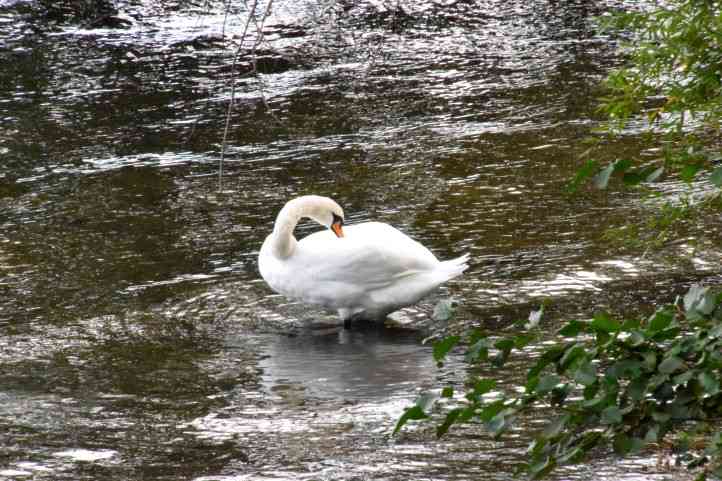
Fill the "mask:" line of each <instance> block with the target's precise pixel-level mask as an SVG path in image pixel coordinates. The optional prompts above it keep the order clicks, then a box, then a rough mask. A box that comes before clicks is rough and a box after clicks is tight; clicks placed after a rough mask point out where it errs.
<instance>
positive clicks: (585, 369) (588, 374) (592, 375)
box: [574, 362, 597, 386]
mask: <svg viewBox="0 0 722 481" xmlns="http://www.w3.org/2000/svg"><path fill="white" fill-rule="evenodd" d="M574 380H575V381H577V382H578V383H579V384H581V385H583V386H591V385H592V384H594V383H595V382H596V380H597V368H596V367H595V366H594V364H592V363H591V362H586V363H584V364H582V365H581V366H579V369H577V370H576V371H575V372H574Z"/></svg>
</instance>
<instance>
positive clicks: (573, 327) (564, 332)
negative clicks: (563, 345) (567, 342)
mask: <svg viewBox="0 0 722 481" xmlns="http://www.w3.org/2000/svg"><path fill="white" fill-rule="evenodd" d="M586 329H587V323H586V322H581V321H569V322H567V323H566V325H565V326H564V327H562V328H561V329H559V335H560V336H564V337H577V336H578V335H579V334H580V333H582V332H584V331H586Z"/></svg>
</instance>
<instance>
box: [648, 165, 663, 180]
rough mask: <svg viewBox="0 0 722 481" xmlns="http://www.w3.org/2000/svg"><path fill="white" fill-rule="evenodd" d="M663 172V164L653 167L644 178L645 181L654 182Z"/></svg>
mask: <svg viewBox="0 0 722 481" xmlns="http://www.w3.org/2000/svg"><path fill="white" fill-rule="evenodd" d="M663 173H664V166H662V167H658V168H656V169H654V170H653V171H652V172H651V173H650V174H649V175H648V176H647V178H646V179H645V182H654V181H655V180H657V179H659V177H660V176H661V175H662V174H663Z"/></svg>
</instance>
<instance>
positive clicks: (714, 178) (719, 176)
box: [709, 166, 722, 187]
mask: <svg viewBox="0 0 722 481" xmlns="http://www.w3.org/2000/svg"><path fill="white" fill-rule="evenodd" d="M709 180H710V182H712V183H713V184H714V185H716V186H717V187H722V166H719V167H717V168H716V169H714V171H712V175H711V176H710V178H709Z"/></svg>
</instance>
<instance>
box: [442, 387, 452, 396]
mask: <svg viewBox="0 0 722 481" xmlns="http://www.w3.org/2000/svg"><path fill="white" fill-rule="evenodd" d="M441 397H443V398H447V399H451V398H453V397H454V388H453V387H451V386H446V387H445V388H444V389H442V390H441Z"/></svg>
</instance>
